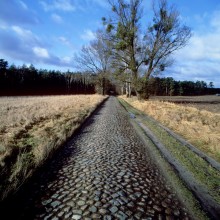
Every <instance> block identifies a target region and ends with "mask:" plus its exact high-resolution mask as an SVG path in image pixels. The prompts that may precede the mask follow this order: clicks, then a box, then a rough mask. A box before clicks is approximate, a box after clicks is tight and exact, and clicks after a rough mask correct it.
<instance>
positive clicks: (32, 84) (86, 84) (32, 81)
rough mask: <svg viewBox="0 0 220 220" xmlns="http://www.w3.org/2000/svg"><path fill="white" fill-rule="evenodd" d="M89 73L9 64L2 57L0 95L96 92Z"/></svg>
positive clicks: (0, 62)
mask: <svg viewBox="0 0 220 220" xmlns="http://www.w3.org/2000/svg"><path fill="white" fill-rule="evenodd" d="M95 92H96V91H95V84H94V76H91V75H90V74H89V73H80V72H70V71H67V72H60V71H55V70H49V71H48V70H45V69H39V70H38V69H36V68H35V67H34V66H33V65H30V66H29V67H28V66H26V65H22V66H15V65H13V64H12V65H10V66H9V65H8V62H7V61H6V60H4V59H0V95H1V96H2V95H7V96H8V95H62V94H93V93H95Z"/></svg>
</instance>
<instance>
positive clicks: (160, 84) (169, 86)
mask: <svg viewBox="0 0 220 220" xmlns="http://www.w3.org/2000/svg"><path fill="white" fill-rule="evenodd" d="M148 89H149V91H148V92H149V94H151V95H158V96H177V95H178V96H179V95H180V96H193V95H213V94H216V93H220V89H219V88H218V89H216V88H214V85H213V82H210V83H209V84H207V83H206V82H204V81H196V82H193V81H175V80H174V79H173V78H172V77H167V78H159V77H152V78H150V79H149V81H148Z"/></svg>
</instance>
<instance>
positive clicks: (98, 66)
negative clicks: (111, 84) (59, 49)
mask: <svg viewBox="0 0 220 220" xmlns="http://www.w3.org/2000/svg"><path fill="white" fill-rule="evenodd" d="M110 60H111V51H110V50H109V41H108V40H107V39H106V38H105V37H104V33H103V32H102V31H100V30H99V31H97V32H96V39H95V40H93V41H91V42H90V44H89V45H88V46H83V47H82V49H81V51H80V53H79V54H76V55H75V62H76V66H77V67H78V68H79V69H82V70H83V71H89V72H91V73H92V74H94V75H96V79H97V81H96V83H97V85H98V87H99V88H101V90H102V91H101V93H102V94H103V95H104V93H105V85H106V80H107V77H108V73H109V71H110Z"/></svg>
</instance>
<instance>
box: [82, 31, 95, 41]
mask: <svg viewBox="0 0 220 220" xmlns="http://www.w3.org/2000/svg"><path fill="white" fill-rule="evenodd" d="M81 38H82V39H83V40H87V41H91V40H94V39H95V33H94V32H92V31H91V30H85V31H84V33H83V34H82V35H81Z"/></svg>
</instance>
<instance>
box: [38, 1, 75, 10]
mask: <svg viewBox="0 0 220 220" xmlns="http://www.w3.org/2000/svg"><path fill="white" fill-rule="evenodd" d="M40 4H41V5H42V6H43V9H44V10H45V11H51V10H61V11H74V10H75V9H76V8H75V6H74V5H73V4H72V3H71V1H70V0H53V2H52V3H51V4H49V3H47V2H45V1H40Z"/></svg>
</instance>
